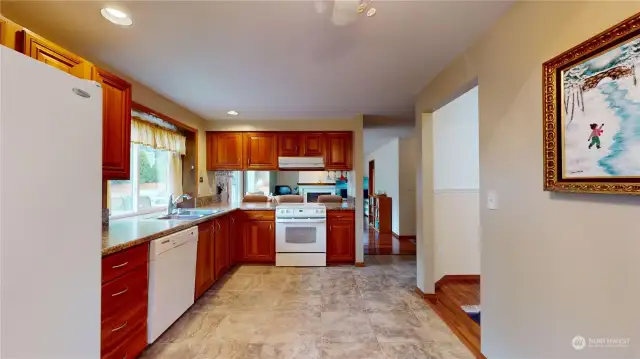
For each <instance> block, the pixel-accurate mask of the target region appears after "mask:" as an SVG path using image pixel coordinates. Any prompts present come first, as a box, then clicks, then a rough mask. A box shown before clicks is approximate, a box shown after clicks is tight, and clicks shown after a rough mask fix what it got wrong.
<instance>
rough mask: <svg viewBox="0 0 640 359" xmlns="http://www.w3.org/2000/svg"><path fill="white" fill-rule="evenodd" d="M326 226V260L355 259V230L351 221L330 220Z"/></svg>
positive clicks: (334, 261)
mask: <svg viewBox="0 0 640 359" xmlns="http://www.w3.org/2000/svg"><path fill="white" fill-rule="evenodd" d="M327 226H328V227H329V228H328V229H329V230H328V231H327V232H328V235H327V262H333V263H336V262H349V263H351V262H354V261H355V231H354V227H355V226H354V222H353V221H330V222H329V223H328V224H327Z"/></svg>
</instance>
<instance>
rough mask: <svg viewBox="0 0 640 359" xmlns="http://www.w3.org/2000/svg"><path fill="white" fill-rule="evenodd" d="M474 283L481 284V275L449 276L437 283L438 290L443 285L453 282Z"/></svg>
mask: <svg viewBox="0 0 640 359" xmlns="http://www.w3.org/2000/svg"><path fill="white" fill-rule="evenodd" d="M460 281H473V282H478V283H480V274H447V275H445V276H443V277H442V278H440V280H439V281H437V282H436V289H438V288H440V286H441V285H443V284H445V283H451V282H460Z"/></svg>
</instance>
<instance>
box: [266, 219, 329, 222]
mask: <svg viewBox="0 0 640 359" xmlns="http://www.w3.org/2000/svg"><path fill="white" fill-rule="evenodd" d="M326 221H327V219H326V218H280V219H278V218H276V223H325V222H326Z"/></svg>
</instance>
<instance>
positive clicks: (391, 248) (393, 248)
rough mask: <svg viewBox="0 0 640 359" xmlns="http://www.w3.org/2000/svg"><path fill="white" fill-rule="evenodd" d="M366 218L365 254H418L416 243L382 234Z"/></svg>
mask: <svg viewBox="0 0 640 359" xmlns="http://www.w3.org/2000/svg"><path fill="white" fill-rule="evenodd" d="M367 219H368V218H367V217H365V220H364V254H365V255H366V254H416V244H415V243H414V242H413V241H411V240H410V239H398V238H396V237H394V236H393V235H392V234H380V233H378V232H376V231H374V230H373V229H370V228H369V224H368V223H367V222H368V220H367Z"/></svg>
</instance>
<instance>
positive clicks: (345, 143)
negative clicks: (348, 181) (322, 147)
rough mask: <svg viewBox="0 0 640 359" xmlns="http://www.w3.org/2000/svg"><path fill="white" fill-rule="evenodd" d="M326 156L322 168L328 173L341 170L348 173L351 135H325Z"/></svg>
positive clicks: (350, 160) (350, 166) (349, 168)
mask: <svg viewBox="0 0 640 359" xmlns="http://www.w3.org/2000/svg"><path fill="white" fill-rule="evenodd" d="M325 138H326V142H327V144H326V150H327V152H326V154H325V158H324V166H325V169H326V170H328V171H332V170H343V171H350V170H351V168H352V164H351V162H352V159H351V157H352V148H351V147H352V134H351V133H350V132H349V133H327V134H326V135H325Z"/></svg>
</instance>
